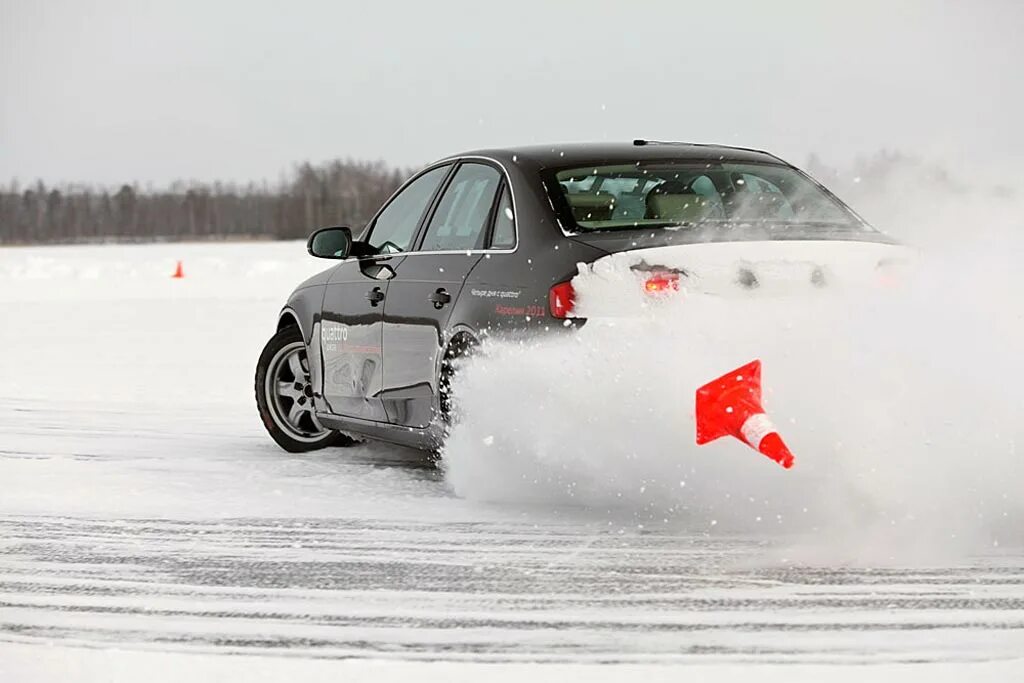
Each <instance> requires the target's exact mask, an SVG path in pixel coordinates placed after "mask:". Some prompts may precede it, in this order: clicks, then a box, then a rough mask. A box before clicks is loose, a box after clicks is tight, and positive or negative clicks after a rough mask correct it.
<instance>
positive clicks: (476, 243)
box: [420, 164, 501, 251]
mask: <svg viewBox="0 0 1024 683" xmlns="http://www.w3.org/2000/svg"><path fill="white" fill-rule="evenodd" d="M500 181H501V174H500V173H498V171H497V170H495V169H494V168H492V167H490V166H485V165H484V164H462V165H461V166H459V170H458V171H456V172H455V177H454V178H452V181H451V183H449V184H448V188H447V189H446V190H445V191H444V195H443V196H442V197H441V201H440V202H439V203H438V205H437V211H435V212H434V216H433V217H432V218H431V219H430V224H429V225H427V233H426V235H425V236H424V237H423V245H422V246H421V247H420V249H421V250H422V251H462V250H464V249H466V250H469V249H481V248H483V241H484V235H485V234H486V230H485V228H486V226H487V218H488V217H489V216H490V215H491V206H492V205H493V204H494V195H495V193H496V192H497V191H498V184H499V183H500Z"/></svg>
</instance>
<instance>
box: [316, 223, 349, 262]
mask: <svg viewBox="0 0 1024 683" xmlns="http://www.w3.org/2000/svg"><path fill="white" fill-rule="evenodd" d="M306 251H308V252H309V253H310V255H311V256H316V257H317V258H333V259H346V258H348V256H349V252H351V251H352V231H351V230H349V229H348V228H342V227H334V228H320V229H319V230H317V231H316V232H314V233H313V234H312V235H310V236H309V241H308V242H306Z"/></svg>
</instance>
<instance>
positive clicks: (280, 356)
mask: <svg viewBox="0 0 1024 683" xmlns="http://www.w3.org/2000/svg"><path fill="white" fill-rule="evenodd" d="M255 389H256V406H257V408H258V409H259V412H260V418H261V419H262V420H263V425H264V426H265V427H266V428H267V431H268V432H269V433H270V436H271V438H272V439H274V441H276V442H277V444H278V445H279V446H280V447H281V448H283V449H285V450H286V451H288V452H289V453H305V452H308V451H315V450H317V449H320V448H326V447H327V446H348V445H351V444H352V443H353V441H352V439H350V438H348V437H347V436H345V435H343V434H340V433H339V432H336V431H334V430H331V429H327V428H326V427H324V426H323V425H322V424H320V421H319V420H318V419H317V417H316V412H315V410H314V408H313V385H312V381H311V379H310V374H309V356H308V354H307V353H306V344H305V342H304V341H303V340H302V333H301V332H300V331H299V329H298V328H297V327H286V328H284V329H283V330H281V331H279V332H278V333H277V334H275V335H274V336H273V337H271V338H270V341H268V342H267V345H266V346H265V347H264V348H263V353H262V354H260V359H259V362H258V363H257V365H256V387H255Z"/></svg>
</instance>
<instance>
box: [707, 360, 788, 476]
mask: <svg viewBox="0 0 1024 683" xmlns="http://www.w3.org/2000/svg"><path fill="white" fill-rule="evenodd" d="M723 436H732V437H735V438H737V439H739V440H740V441H742V442H743V443H745V444H747V445H748V446H750V447H751V448H753V449H755V450H757V451H759V452H760V453H763V454H764V455H766V456H768V457H769V458H771V459H772V460H774V461H775V462H777V463H779V464H780V465H782V466H783V467H784V468H786V469H787V470H788V469H789V468H790V467H792V466H793V454H792V453H790V451H789V448H787V447H786V444H785V443H784V442H783V441H782V437H781V436H779V432H778V430H777V429H776V428H775V425H773V424H772V421H771V420H770V419H769V418H768V416H767V415H765V413H764V409H763V408H762V407H761V361H759V360H755V361H752V362H750V363H747V364H746V365H744V366H743V367H740V368H736V369H735V370H733V371H732V372H730V373H727V374H725V375H722V376H721V377H719V378H718V379H716V380H712V381H711V382H708V383H707V384H705V385H704V386H702V387H701V388H700V389H698V390H697V445H698V446H700V445H703V444H706V443H708V442H709V441H714V440H715V439H718V438H721V437H723Z"/></svg>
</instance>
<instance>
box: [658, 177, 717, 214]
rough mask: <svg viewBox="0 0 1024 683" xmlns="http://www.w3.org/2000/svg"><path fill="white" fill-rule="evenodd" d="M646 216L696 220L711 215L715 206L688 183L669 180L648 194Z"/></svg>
mask: <svg viewBox="0 0 1024 683" xmlns="http://www.w3.org/2000/svg"><path fill="white" fill-rule="evenodd" d="M646 203H647V211H646V214H645V217H646V218H658V219H661V220H668V221H678V222H680V223H687V222H696V221H699V220H703V219H705V218H707V217H708V216H709V215H711V213H712V211H713V210H714V207H713V206H711V203H710V202H709V201H708V200H707V198H706V197H704V196H702V195H699V194H697V193H696V192H694V191H693V189H692V188H691V187H690V186H688V185H687V184H686V183H683V182H681V181H677V180H669V181H666V182H664V183H662V184H661V185H658V186H657V187H656V188H654V189H653V190H651V191H650V192H649V193H648V194H647V200H646Z"/></svg>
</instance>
